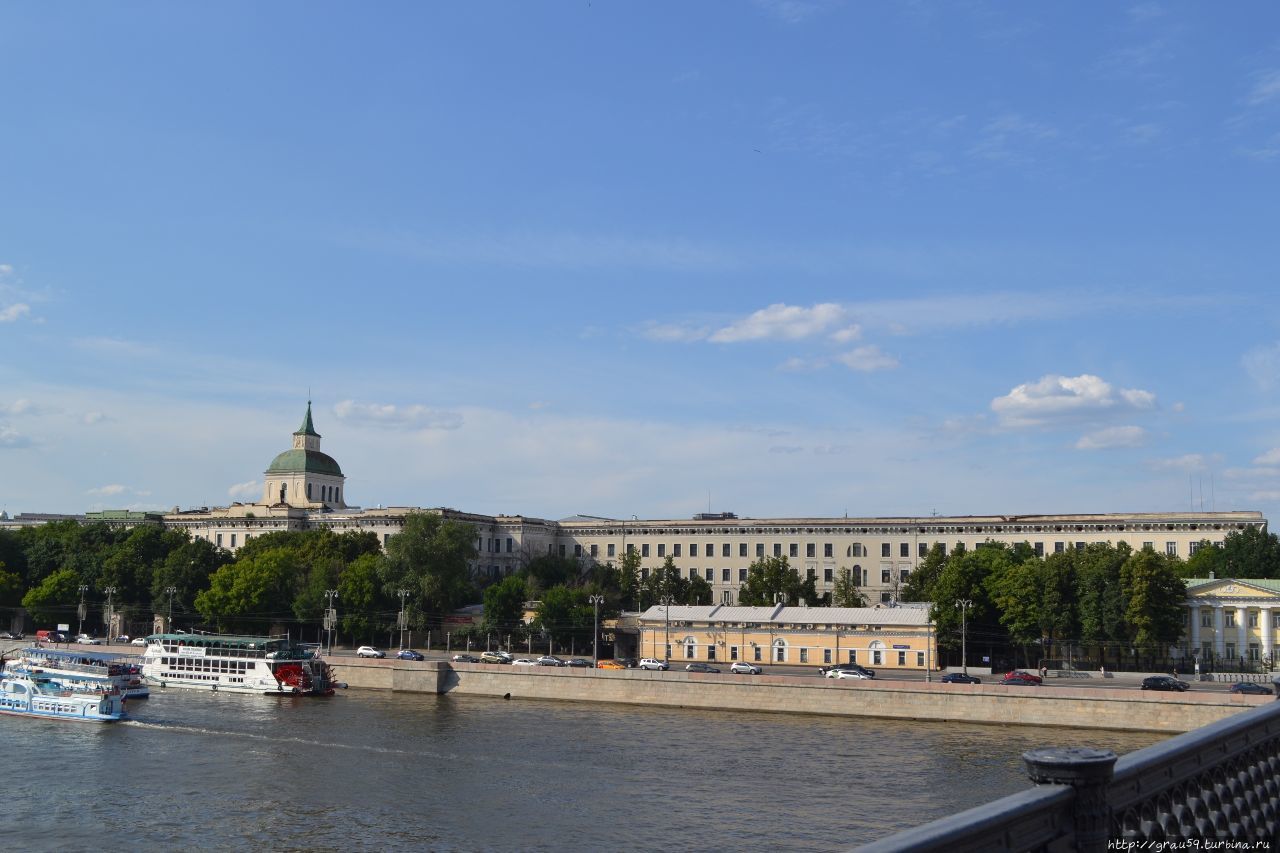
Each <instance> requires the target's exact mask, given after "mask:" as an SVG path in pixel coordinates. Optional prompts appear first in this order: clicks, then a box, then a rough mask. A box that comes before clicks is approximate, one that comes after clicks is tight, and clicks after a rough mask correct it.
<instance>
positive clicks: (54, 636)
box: [45, 631, 71, 643]
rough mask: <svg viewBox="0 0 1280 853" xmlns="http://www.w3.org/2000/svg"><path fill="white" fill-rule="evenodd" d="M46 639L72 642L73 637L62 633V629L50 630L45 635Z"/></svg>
mask: <svg viewBox="0 0 1280 853" xmlns="http://www.w3.org/2000/svg"><path fill="white" fill-rule="evenodd" d="M45 639H46V640H48V641H49V642H51V643H70V642H71V638H70V637H68V636H67V635H66V634H64V633H62V632H61V631H50V632H49V634H48V636H46V637H45Z"/></svg>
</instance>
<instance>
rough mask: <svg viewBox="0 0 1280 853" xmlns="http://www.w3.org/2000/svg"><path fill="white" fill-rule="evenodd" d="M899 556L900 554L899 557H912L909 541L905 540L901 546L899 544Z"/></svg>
mask: <svg viewBox="0 0 1280 853" xmlns="http://www.w3.org/2000/svg"><path fill="white" fill-rule="evenodd" d="M898 556H899V557H910V556H911V545H910V544H909V543H907V542H903V543H902V544H901V545H899V546H898Z"/></svg>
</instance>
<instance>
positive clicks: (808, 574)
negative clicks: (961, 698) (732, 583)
mask: <svg viewBox="0 0 1280 853" xmlns="http://www.w3.org/2000/svg"><path fill="white" fill-rule="evenodd" d="M232 544H233V545H234V544H235V543H234V542H233V543H232ZM817 576H818V570H817V569H807V570H806V571H805V577H807V578H816V577H817Z"/></svg>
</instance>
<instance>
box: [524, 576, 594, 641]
mask: <svg viewBox="0 0 1280 853" xmlns="http://www.w3.org/2000/svg"><path fill="white" fill-rule="evenodd" d="M593 615H594V611H593V610H592V607H591V605H590V604H588V603H587V593H586V592H585V591H584V590H582V589H570V588H569V587H566V586H556V587H552V588H551V589H549V590H547V591H546V592H544V593H543V594H542V601H541V603H540V604H539V605H538V615H537V622H536V624H537V627H538V628H539V629H541V630H542V631H543V632H544V633H545V634H546V635H547V636H549V637H550V638H551V639H552V640H553V641H554V642H556V643H558V644H567V643H568V642H569V641H570V640H571V639H576V638H580V637H590V636H591V625H592V618H593Z"/></svg>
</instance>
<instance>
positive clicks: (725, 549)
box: [720, 542, 746, 557]
mask: <svg viewBox="0 0 1280 853" xmlns="http://www.w3.org/2000/svg"><path fill="white" fill-rule="evenodd" d="M720 556H721V557H727V556H729V543H728V542H726V543H724V544H723V545H721V546H720ZM743 556H746V555H745V554H744V555H743Z"/></svg>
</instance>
